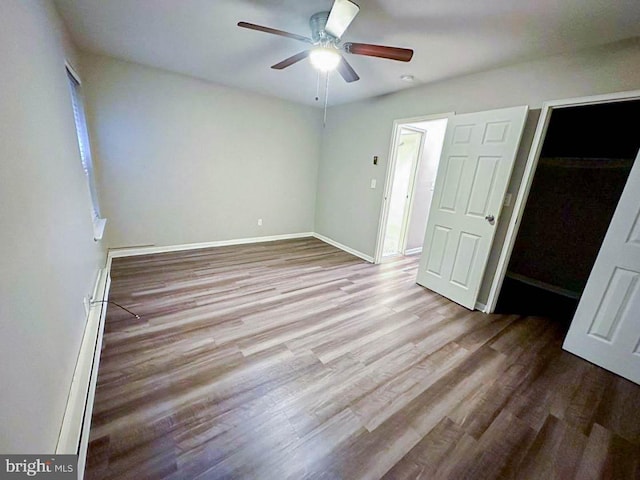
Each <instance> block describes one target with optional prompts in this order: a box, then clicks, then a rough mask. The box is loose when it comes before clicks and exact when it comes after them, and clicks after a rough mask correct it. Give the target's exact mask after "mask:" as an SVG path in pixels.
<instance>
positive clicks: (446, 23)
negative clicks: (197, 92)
mask: <svg viewBox="0 0 640 480" xmlns="http://www.w3.org/2000/svg"><path fill="white" fill-rule="evenodd" d="M55 3H56V5H57V7H58V10H59V11H60V13H61V15H62V17H63V19H64V20H65V23H66V24H67V26H68V28H69V30H70V32H71V35H72V36H73V38H74V40H75V42H76V43H77V45H78V46H79V47H80V48H81V49H82V50H86V51H90V52H96V53H101V54H106V55H110V56H113V57H117V58H121V59H125V60H129V61H132V62H136V63H140V64H143V65H149V66H153V67H158V68H163V69H166V70H170V71H173V72H179V73H184V74H187V75H192V76H194V77H198V78H201V79H206V80H209V81H212V82H216V83H220V84H223V85H229V86H235V87H238V88H242V89H246V90H251V91H255V92H260V93H264V94H267V95H273V96H277V97H281V98H285V99H289V100H292V101H295V102H301V103H306V104H310V105H314V104H315V105H317V104H318V103H321V102H315V100H314V97H315V91H316V80H317V76H316V73H315V72H314V70H313V69H312V67H311V65H310V64H309V61H308V60H304V61H302V62H300V63H298V64H295V65H293V66H291V67H289V68H287V69H285V70H282V71H277V70H272V69H271V68H270V66H271V65H273V64H274V63H277V62H279V61H280V60H283V59H284V58H286V57H289V56H291V55H293V54H295V53H298V52H300V51H302V50H304V49H305V48H307V45H306V44H304V43H301V42H297V41H295V40H291V39H288V38H283V37H278V36H274V35H268V34H265V33H262V32H256V31H251V30H246V29H242V28H238V27H237V26H236V24H237V23H238V21H241V20H243V21H246V22H251V23H257V24H261V25H265V26H269V27H273V28H277V29H280V30H286V31H290V32H294V33H298V34H302V35H305V36H309V35H310V31H309V27H308V19H309V17H310V16H311V15H312V14H313V13H315V12H318V11H326V10H329V9H330V8H331V5H332V3H333V2H332V0H55ZM356 3H359V5H360V7H361V9H360V14H359V15H358V16H357V17H356V19H355V20H354V22H353V23H352V25H351V27H350V28H349V30H347V33H346V34H345V35H344V37H343V41H352V42H363V43H374V44H381V45H391V46H398V47H407V48H413V49H414V50H415V54H414V57H413V60H412V61H411V63H408V64H407V63H401V62H394V61H391V60H384V59H378V58H371V57H363V56H356V55H349V56H348V60H349V62H350V63H351V64H352V66H353V67H354V68H355V70H356V71H357V72H358V74H359V75H360V77H361V79H360V80H359V81H357V82H354V83H351V84H347V83H345V82H344V81H343V80H342V78H341V77H340V76H339V75H338V74H337V73H333V74H332V75H331V78H330V98H329V103H330V104H332V105H336V104H339V103H345V102H350V101H354V100H358V99H363V98H367V97H374V96H378V95H383V94H386V93H390V92H394V91H397V90H400V89H403V88H408V87H411V86H415V85H416V84H420V83H429V82H435V81H438V80H443V79H446V78H451V77H454V76H457V75H461V74H466V73H471V72H476V71H481V70H487V69H490V68H495V67H497V66H501V65H505V64H510V63H515V62H519V61H524V60H530V59H534V58H539V57H543V56H547V55H552V54H557V53H565V52H572V51H575V50H578V49H581V48H585V47H589V46H594V45H598V44H604V43H610V42H614V41H618V40H622V39H624V38H628V37H634V36H640V0H394V1H389V0H360V1H358V0H356ZM403 74H411V75H413V76H415V78H416V82H415V83H414V84H408V83H406V82H403V81H402V80H400V76H401V75H403Z"/></svg>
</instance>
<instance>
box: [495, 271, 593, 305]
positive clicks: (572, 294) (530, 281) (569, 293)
mask: <svg viewBox="0 0 640 480" xmlns="http://www.w3.org/2000/svg"><path fill="white" fill-rule="evenodd" d="M506 277H508V278H511V279H512V280H517V281H518V282H522V283H525V284H527V285H531V286H532V287H536V288H540V289H542V290H547V291H548V292H553V293H557V294H558V295H562V296H563V297H568V298H573V299H576V300H578V299H580V295H581V292H576V291H573V290H569V289H567V288H562V287H559V286H557V285H552V284H550V283H547V282H543V281H541V280H536V279H535V278H531V277H527V276H526V275H520V274H519V273H514V272H509V271H507V273H506Z"/></svg>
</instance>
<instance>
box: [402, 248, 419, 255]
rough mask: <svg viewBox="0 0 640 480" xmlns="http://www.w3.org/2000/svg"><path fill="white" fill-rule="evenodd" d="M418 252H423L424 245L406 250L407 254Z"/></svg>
mask: <svg viewBox="0 0 640 480" xmlns="http://www.w3.org/2000/svg"><path fill="white" fill-rule="evenodd" d="M416 253H422V247H416V248H410V249H408V250H405V252H404V254H405V255H415V254H416Z"/></svg>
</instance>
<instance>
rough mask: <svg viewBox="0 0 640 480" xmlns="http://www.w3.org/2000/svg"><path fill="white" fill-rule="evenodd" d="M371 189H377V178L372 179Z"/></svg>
mask: <svg viewBox="0 0 640 480" xmlns="http://www.w3.org/2000/svg"><path fill="white" fill-rule="evenodd" d="M371 188H376V179H375V178H372V179H371Z"/></svg>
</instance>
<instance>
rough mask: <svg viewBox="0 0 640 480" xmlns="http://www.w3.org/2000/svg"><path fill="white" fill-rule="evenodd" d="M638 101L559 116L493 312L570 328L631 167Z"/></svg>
mask: <svg viewBox="0 0 640 480" xmlns="http://www.w3.org/2000/svg"><path fill="white" fill-rule="evenodd" d="M639 114H640V100H628V101H618V102H610V103H597V104H591V105H580V106H568V107H562V108H554V109H553V110H552V111H551V117H550V120H549V123H548V127H547V131H546V135H545V137H544V141H543V144H542V149H541V153H540V158H539V160H538V164H537V166H536V169H535V173H534V177H533V182H532V184H531V189H530V192H529V194H528V197H527V202H526V207H525V209H524V212H523V215H522V219H521V222H520V226H519V229H518V234H517V236H516V239H515V243H514V246H513V251H512V253H511V256H510V259H509V263H508V266H507V270H506V274H505V277H504V282H503V285H502V289H501V290H500V295H499V297H498V302H497V305H496V309H495V311H496V312H497V313H517V314H526V315H544V316H549V317H554V318H558V319H563V320H567V321H569V320H571V318H573V315H574V313H575V310H576V307H577V306H578V303H579V301H580V298H581V296H582V293H583V291H584V288H585V285H586V284H587V280H588V278H589V275H590V273H591V270H592V268H593V265H594V263H595V261H596V257H597V255H598V252H599V250H600V246H601V245H602V242H603V240H604V237H605V234H606V232H607V229H608V228H609V224H610V222H611V219H612V217H613V214H614V211H615V209H616V207H617V205H618V201H619V199H620V196H621V194H622V191H623V189H624V187H625V184H626V182H627V179H628V177H629V173H630V171H631V168H632V166H633V164H634V160H635V158H636V155H637V154H638V149H639V148H640V139H639V137H638V136H637V134H636V132H635V131H634V130H635V127H634V124H633V122H630V121H629V119H632V118H637V117H638V115H639Z"/></svg>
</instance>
